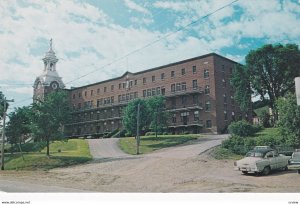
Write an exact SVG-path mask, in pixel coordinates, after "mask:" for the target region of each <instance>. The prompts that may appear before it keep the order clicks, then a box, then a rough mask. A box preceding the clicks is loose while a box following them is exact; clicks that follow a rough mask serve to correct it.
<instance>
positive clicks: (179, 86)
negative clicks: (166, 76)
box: [176, 83, 181, 91]
mask: <svg viewBox="0 0 300 204" xmlns="http://www.w3.org/2000/svg"><path fill="white" fill-rule="evenodd" d="M176 91H181V83H176Z"/></svg>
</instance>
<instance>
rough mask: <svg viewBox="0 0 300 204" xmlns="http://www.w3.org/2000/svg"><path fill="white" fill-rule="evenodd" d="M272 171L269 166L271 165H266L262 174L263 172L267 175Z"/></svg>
mask: <svg viewBox="0 0 300 204" xmlns="http://www.w3.org/2000/svg"><path fill="white" fill-rule="evenodd" d="M270 172H271V169H270V167H269V166H266V167H265V168H264V170H263V171H262V174H263V175H264V176H267V175H268V174H270Z"/></svg>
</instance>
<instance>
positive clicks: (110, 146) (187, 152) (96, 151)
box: [88, 135, 229, 159]
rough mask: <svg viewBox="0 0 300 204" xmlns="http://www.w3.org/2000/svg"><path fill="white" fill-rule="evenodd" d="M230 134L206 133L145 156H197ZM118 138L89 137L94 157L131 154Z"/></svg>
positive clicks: (115, 156) (118, 156)
mask: <svg viewBox="0 0 300 204" xmlns="http://www.w3.org/2000/svg"><path fill="white" fill-rule="evenodd" d="M228 136H229V135H205V136H204V137H203V138H200V139H198V140H197V141H192V143H191V144H185V145H183V146H179V147H178V146H176V147H170V148H165V149H162V150H159V151H156V152H154V153H151V154H147V155H145V157H164V158H188V157H192V156H197V155H199V154H201V153H203V152H205V151H207V150H209V149H211V148H213V147H215V146H217V145H220V144H221V142H222V140H224V139H225V138H227V137H228ZM118 140H119V139H118V138H106V139H89V140H88V142H89V147H90V151H91V154H92V156H93V158H94V159H103V158H123V157H128V156H130V155H128V154H126V153H124V152H123V151H122V150H120V148H119V146H118Z"/></svg>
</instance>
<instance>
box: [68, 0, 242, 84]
mask: <svg viewBox="0 0 300 204" xmlns="http://www.w3.org/2000/svg"><path fill="white" fill-rule="evenodd" d="M238 1H239V0H235V1H232V2H230V3H229V4H226V5H224V6H222V7H220V8H218V9H216V10H214V11H213V12H211V13H208V14H206V15H205V16H202V17H200V18H198V19H196V20H194V21H192V22H190V23H188V24H187V25H185V26H183V27H181V28H179V29H177V30H175V31H173V32H171V33H169V34H166V35H164V36H162V37H160V38H158V39H156V40H154V41H152V42H150V43H148V44H146V45H144V46H142V47H140V48H138V49H136V50H133V51H131V52H129V53H127V54H126V55H124V56H122V57H119V58H117V59H115V60H114V61H112V62H109V63H107V64H105V65H103V66H101V67H100V68H97V69H94V70H92V71H90V72H88V73H86V74H84V75H82V76H80V77H77V78H75V79H73V80H71V81H68V82H67V83H65V84H69V83H72V82H74V81H77V80H79V79H81V78H83V77H86V76H88V75H90V74H93V73H95V72H97V71H99V70H100V69H102V68H104V67H107V66H110V65H112V64H115V63H116V62H118V61H120V60H123V59H124V58H126V57H128V56H130V55H132V54H134V53H137V52H139V51H141V50H143V49H145V48H147V47H150V46H151V45H153V44H155V43H157V42H159V41H161V40H163V39H166V38H168V37H170V36H172V35H174V34H176V33H178V32H179V31H182V30H185V29H186V28H187V27H189V26H191V25H194V24H196V23H198V22H199V21H201V20H203V19H205V18H208V17H209V16H211V15H213V14H215V13H217V12H218V11H220V10H222V9H224V8H226V7H228V6H231V5H232V4H234V3H236V2H238Z"/></svg>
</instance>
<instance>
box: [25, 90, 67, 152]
mask: <svg viewBox="0 0 300 204" xmlns="http://www.w3.org/2000/svg"><path fill="white" fill-rule="evenodd" d="M32 110H33V112H32V113H33V114H32V115H31V120H32V125H31V130H32V132H33V134H34V135H35V137H36V138H37V139H40V140H44V141H46V143H47V156H49V155H50V154H49V142H50V141H53V140H58V139H62V138H63V133H64V124H66V123H67V122H68V121H70V118H71V114H70V113H71V111H70V104H69V101H68V96H67V94H66V92H64V91H56V92H52V93H50V94H48V95H47V96H46V97H45V99H44V100H43V101H39V102H37V103H35V104H33V106H32Z"/></svg>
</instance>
